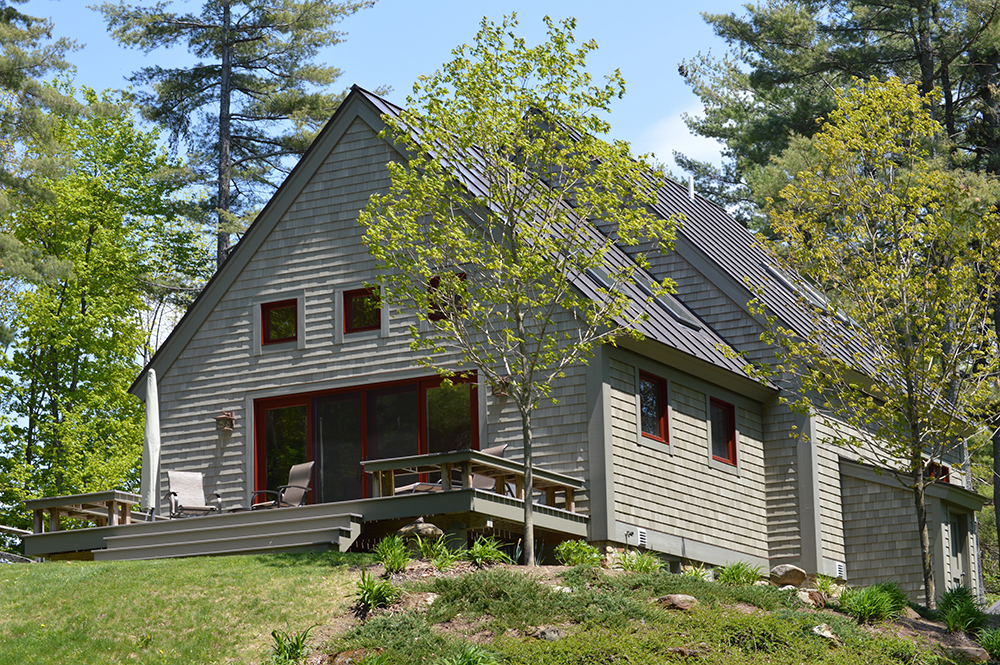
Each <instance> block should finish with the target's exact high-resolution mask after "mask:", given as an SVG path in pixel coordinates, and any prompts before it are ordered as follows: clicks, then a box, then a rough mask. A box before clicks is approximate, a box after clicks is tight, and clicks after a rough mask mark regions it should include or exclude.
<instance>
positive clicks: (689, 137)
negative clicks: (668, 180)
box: [636, 103, 722, 177]
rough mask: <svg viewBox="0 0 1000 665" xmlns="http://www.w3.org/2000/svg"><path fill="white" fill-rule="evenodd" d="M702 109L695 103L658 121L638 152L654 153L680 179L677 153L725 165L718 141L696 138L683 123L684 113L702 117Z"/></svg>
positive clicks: (647, 133)
mask: <svg viewBox="0 0 1000 665" xmlns="http://www.w3.org/2000/svg"><path fill="white" fill-rule="evenodd" d="M702 111H703V109H702V106H701V104H700V103H695V104H692V105H691V106H689V107H688V108H686V109H683V110H682V111H678V112H677V113H675V114H673V115H670V116H667V117H666V118H663V119H662V120H658V121H657V122H656V123H654V124H653V126H652V127H649V128H648V129H646V131H644V132H643V134H642V137H641V138H640V139H639V141H638V145H636V148H637V152H652V153H654V154H655V155H656V159H657V160H658V161H660V162H663V163H664V164H666V165H667V168H669V169H670V170H671V171H672V172H673V173H674V175H676V176H678V177H679V176H681V171H680V169H679V168H678V167H677V164H675V163H674V151H675V150H676V151H677V152H680V153H682V154H684V155H687V156H688V157H691V158H693V159H697V160H700V161H703V162H711V163H712V164H715V165H716V166H721V165H722V154H721V150H722V145H721V144H720V143H719V142H718V141H716V140H715V139H709V138H705V137H703V136H697V135H695V134H692V133H691V130H689V129H688V128H687V125H685V124H684V119H683V118H682V117H681V115H682V114H683V113H687V114H688V115H691V116H698V115H701V113H702Z"/></svg>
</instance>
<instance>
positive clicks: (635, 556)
mask: <svg viewBox="0 0 1000 665" xmlns="http://www.w3.org/2000/svg"><path fill="white" fill-rule="evenodd" d="M662 565H663V564H662V563H660V557H658V556H656V554H655V553H653V552H638V551H635V550H633V551H631V552H630V551H628V550H625V551H624V552H623V553H622V555H621V557H620V558H619V559H618V567H619V568H621V569H622V570H624V571H626V572H630V573H655V572H656V571H658V570H659V569H660V567H661V566H662Z"/></svg>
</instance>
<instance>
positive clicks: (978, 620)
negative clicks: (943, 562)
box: [938, 586, 986, 648]
mask: <svg viewBox="0 0 1000 665" xmlns="http://www.w3.org/2000/svg"><path fill="white" fill-rule="evenodd" d="M938 616H939V617H940V619H941V621H942V623H944V625H945V627H946V628H948V631H949V632H952V633H958V632H967V633H975V632H977V631H979V630H980V629H981V628H982V627H983V624H985V623H986V613H985V612H983V608H982V606H981V605H980V604H979V599H978V598H977V597H976V596H975V595H974V594H973V593H972V591H970V590H969V589H967V588H966V587H964V586H959V587H955V588H954V589H949V590H948V591H945V592H944V593H943V594H941V598H940V599H939V600H938ZM984 648H985V647H984Z"/></svg>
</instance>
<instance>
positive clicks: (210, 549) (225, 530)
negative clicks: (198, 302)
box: [23, 489, 589, 561]
mask: <svg viewBox="0 0 1000 665" xmlns="http://www.w3.org/2000/svg"><path fill="white" fill-rule="evenodd" d="M534 513H535V526H536V528H539V529H542V530H545V531H550V532H554V533H558V534H564V535H566V536H569V537H575V538H585V537H587V535H588V527H589V518H588V516H587V515H583V514H579V513H573V512H569V511H566V510H562V509H560V508H553V507H550V506H545V505H541V504H535V505H534ZM456 514H465V515H469V516H476V517H478V518H482V520H483V521H485V520H499V521H502V522H505V523H508V524H517V523H519V522H520V521H521V520H523V517H524V504H523V501H521V500H520V499H515V498H511V497H505V496H501V495H498V494H495V493H493V492H489V491H483V490H477V489H463V490H453V491H449V492H435V493H427V494H413V495H403V496H391V497H379V498H371V499H359V500H355V501H342V502H338V503H327V504H314V505H309V506H301V507H297V508H281V509H275V510H262V511H244V512H234V513H221V514H217V515H208V516H205V517H189V518H185V519H178V520H158V521H155V522H143V523H133V524H128V525H119V526H107V527H97V528H90V529H74V530H66V531H54V532H49V533H40V534H32V535H27V536H24V538H23V542H24V550H25V554H26V555H27V556H42V557H51V558H59V557H60V556H65V555H68V554H69V553H74V552H85V553H87V554H88V555H90V554H91V553H92V556H93V558H94V559H95V560H99V561H109V560H125V559H154V558H171V557H184V556H202V555H221V554H248V553H254V552H273V551H308V550H337V551H341V552H344V551H347V549H348V548H349V547H350V546H351V544H353V543H354V541H355V540H356V539H357V538H358V536H359V534H360V533H361V531H362V528H363V526H362V525H363V524H371V525H372V526H374V524H372V523H375V522H391V521H393V520H410V519H414V518H416V517H420V516H428V517H429V516H435V515H437V516H445V515H456ZM477 521H478V520H477Z"/></svg>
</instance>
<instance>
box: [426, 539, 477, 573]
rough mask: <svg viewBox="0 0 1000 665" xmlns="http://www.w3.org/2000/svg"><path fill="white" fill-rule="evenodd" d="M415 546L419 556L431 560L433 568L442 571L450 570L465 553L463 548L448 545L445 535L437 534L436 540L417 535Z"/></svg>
mask: <svg viewBox="0 0 1000 665" xmlns="http://www.w3.org/2000/svg"><path fill="white" fill-rule="evenodd" d="M417 548H418V549H419V550H420V556H421V557H423V558H424V559H427V560H428V561H431V562H432V563H433V564H434V567H435V568H437V569H438V570H442V571H443V570H450V569H451V568H452V567H453V566H454V565H455V564H456V563H457V562H458V561H460V560H461V559H463V558H465V554H466V552H465V548H461V549H452V548H451V547H449V546H448V539H447V536H439V537H438V538H437V539H436V540H424V539H422V538H421V537H420V536H417Z"/></svg>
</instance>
